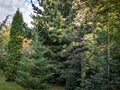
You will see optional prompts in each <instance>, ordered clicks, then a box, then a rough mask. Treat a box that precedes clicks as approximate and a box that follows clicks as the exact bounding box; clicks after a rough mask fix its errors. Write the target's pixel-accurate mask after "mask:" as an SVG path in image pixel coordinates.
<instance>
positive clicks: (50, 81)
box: [0, 0, 120, 90]
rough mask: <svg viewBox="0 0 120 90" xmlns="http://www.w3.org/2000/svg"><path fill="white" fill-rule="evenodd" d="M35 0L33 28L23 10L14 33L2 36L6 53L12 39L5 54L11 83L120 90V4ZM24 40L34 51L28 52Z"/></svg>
mask: <svg viewBox="0 0 120 90" xmlns="http://www.w3.org/2000/svg"><path fill="white" fill-rule="evenodd" d="M35 1H36V2H35V3H34V0H31V5H32V7H33V11H34V14H33V15H31V17H32V19H33V22H32V24H33V28H29V27H27V25H26V24H25V23H23V20H22V14H21V13H20V12H19V10H17V12H16V14H15V15H14V18H13V22H12V25H11V29H10V34H9V30H8V31H7V30H6V32H4V33H0V34H1V36H0V40H1V41H2V42H0V45H1V47H0V50H4V49H5V50H6V48H5V47H6V45H7V42H8V41H9V42H8V52H7V53H5V56H4V54H3V52H2V51H0V60H1V61H0V63H3V66H2V67H1V68H2V69H3V68H4V67H5V66H4V64H5V63H4V60H6V72H5V74H6V78H7V80H10V81H14V80H16V82H17V83H18V84H19V85H21V86H23V87H25V88H27V89H35V90H44V89H46V88H45V87H49V86H54V85H59V86H61V85H62V86H63V87H64V88H65V90H119V89H120V30H119V28H120V7H119V6H120V2H119V0H35ZM36 3H37V4H36ZM41 8H42V9H41ZM22 30H23V31H22ZM8 34H9V35H8ZM4 36H5V37H4ZM8 36H10V37H8ZM23 36H24V38H26V39H27V40H28V41H29V40H31V42H30V43H29V45H28V46H29V48H24V47H23V48H22V39H24V38H23ZM4 41H5V42H4ZM26 43H27V41H26ZM2 61H3V62H2ZM3 70H4V69H3Z"/></svg>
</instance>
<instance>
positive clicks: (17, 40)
mask: <svg viewBox="0 0 120 90" xmlns="http://www.w3.org/2000/svg"><path fill="white" fill-rule="evenodd" d="M22 28H23V17H22V13H21V12H20V11H19V10H17V11H16V13H15V15H14V17H13V21H12V25H11V29H10V40H9V42H8V52H7V56H6V71H5V75H6V80H7V81H14V80H15V78H16V71H17V66H18V62H19V61H20V59H21V48H22V38H23V36H22Z"/></svg>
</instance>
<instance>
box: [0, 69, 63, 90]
mask: <svg viewBox="0 0 120 90" xmlns="http://www.w3.org/2000/svg"><path fill="white" fill-rule="evenodd" d="M0 90H26V89H24V88H23V87H21V86H19V85H17V84H16V83H13V82H6V81H5V76H4V73H3V72H2V71H1V70H0ZM47 90H64V88H63V87H59V86H54V87H52V88H49V89H47Z"/></svg>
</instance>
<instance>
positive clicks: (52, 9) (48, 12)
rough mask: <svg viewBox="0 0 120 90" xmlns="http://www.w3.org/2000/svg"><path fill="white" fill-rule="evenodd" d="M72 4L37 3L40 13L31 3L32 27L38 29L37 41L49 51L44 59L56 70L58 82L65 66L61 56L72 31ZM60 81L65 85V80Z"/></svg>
mask: <svg viewBox="0 0 120 90" xmlns="http://www.w3.org/2000/svg"><path fill="white" fill-rule="evenodd" d="M31 1H32V0H31ZM38 1H40V0H38ZM72 4H73V0H46V1H42V2H41V3H39V5H40V6H42V7H43V8H44V10H43V11H42V10H41V9H40V8H39V7H40V6H38V7H37V6H35V5H34V3H33V2H32V6H33V9H34V12H35V13H36V14H37V15H36V16H33V19H34V26H35V27H36V28H38V32H39V36H40V37H39V40H40V41H41V42H43V43H42V44H43V45H44V46H45V47H47V48H49V49H50V50H51V53H50V55H49V56H46V57H49V58H51V60H53V61H52V62H53V63H55V64H56V67H57V68H58V69H57V72H56V75H55V78H54V79H55V80H56V79H57V80H58V77H59V78H60V77H61V76H62V75H64V73H65V68H66V66H65V65H64V63H65V60H66V57H63V56H62V55H63V54H64V53H65V51H66V48H67V47H68V46H69V45H70V44H71V41H70V39H71V37H72V36H71V35H70V34H71V33H70V32H72V31H73V29H74V26H73V25H72V20H73V17H74V14H75V13H74V10H73V9H72ZM54 79H53V80H54ZM59 80H61V79H59ZM59 80H58V81H59ZM61 81H64V83H65V80H61Z"/></svg>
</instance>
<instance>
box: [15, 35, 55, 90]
mask: <svg viewBox="0 0 120 90" xmlns="http://www.w3.org/2000/svg"><path fill="white" fill-rule="evenodd" d="M35 37H37V38H35V40H34V41H33V42H32V51H31V52H29V57H23V58H22V60H21V61H20V62H19V65H18V71H17V78H16V82H17V83H18V84H20V85H22V86H23V87H25V88H28V89H35V90H43V89H44V88H47V87H49V85H50V84H49V80H50V79H51V78H52V76H53V75H54V73H53V72H55V68H54V65H53V64H52V63H51V60H50V59H49V58H46V55H49V49H48V48H46V47H44V46H43V45H42V44H41V42H39V41H38V35H35Z"/></svg>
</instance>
